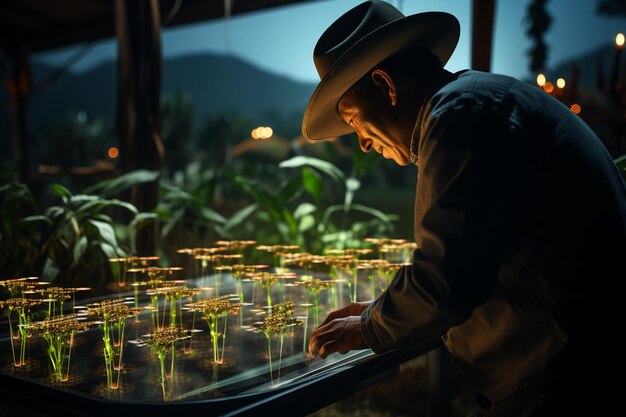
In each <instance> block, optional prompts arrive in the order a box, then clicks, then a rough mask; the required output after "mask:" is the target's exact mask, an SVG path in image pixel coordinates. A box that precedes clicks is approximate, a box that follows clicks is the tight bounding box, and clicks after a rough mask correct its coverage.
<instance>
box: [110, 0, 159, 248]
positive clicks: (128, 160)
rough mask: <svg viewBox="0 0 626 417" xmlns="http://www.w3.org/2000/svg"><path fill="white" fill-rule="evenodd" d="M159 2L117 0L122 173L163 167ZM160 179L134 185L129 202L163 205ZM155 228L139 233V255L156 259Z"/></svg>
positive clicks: (143, 208)
mask: <svg viewBox="0 0 626 417" xmlns="http://www.w3.org/2000/svg"><path fill="white" fill-rule="evenodd" d="M160 21H161V18H160V12H159V3H158V0H133V1H126V0H115V31H116V34H117V39H118V51H119V52H118V54H119V55H118V101H117V103H118V104H117V105H118V108H117V128H118V133H119V138H120V151H121V152H120V156H121V161H122V169H123V171H124V172H130V171H134V170H137V169H147V170H153V171H160V170H161V166H162V163H163V144H162V143H161V136H160V126H159V112H160V96H161V78H162V65H163V64H162V57H161V34H160V29H161V26H160V25H161V24H160ZM158 195H159V184H158V180H157V181H155V182H152V183H147V184H142V185H140V186H137V187H135V188H134V189H133V190H132V192H131V194H130V201H131V203H133V204H134V205H135V206H136V207H137V208H138V209H139V210H140V211H148V210H153V209H154V208H155V207H156V205H157V202H158ZM156 239H157V228H156V225H154V226H151V227H147V228H145V229H142V230H140V231H139V233H138V235H137V254H138V255H154V253H155V249H156Z"/></svg>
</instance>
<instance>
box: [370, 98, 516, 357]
mask: <svg viewBox="0 0 626 417" xmlns="http://www.w3.org/2000/svg"><path fill="white" fill-rule="evenodd" d="M490 114H491V115H490ZM496 119H497V117H494V116H493V112H492V111H484V110H483V109H480V107H479V106H473V107H470V106H460V107H459V108H457V109H455V108H448V109H445V111H441V112H439V113H438V114H434V113H431V115H430V116H429V117H428V119H427V120H426V121H424V122H423V123H422V124H421V130H420V132H421V133H420V142H419V147H418V150H419V167H418V183H417V189H416V200H415V218H414V222H415V239H416V242H417V245H418V249H416V250H415V251H414V253H413V260H412V265H411V266H407V267H404V268H402V269H401V270H400V271H398V273H397V274H396V276H395V277H394V279H393V280H392V281H391V283H390V284H389V287H388V288H387V289H386V291H385V292H384V293H383V294H382V295H381V296H380V297H379V298H378V299H376V300H374V302H373V303H372V304H371V305H370V306H369V307H368V308H367V309H366V310H365V311H364V312H363V314H362V316H361V329H362V332H363V336H364V338H365V340H366V342H367V343H368V345H369V346H370V347H371V348H372V350H374V352H376V353H380V352H384V351H387V350H390V349H393V348H397V347H399V346H401V345H404V344H409V343H413V344H415V343H419V341H420V340H424V341H427V342H432V340H434V339H437V338H439V337H440V336H441V335H442V334H443V333H444V332H445V331H446V330H447V329H448V328H450V327H452V326H454V325H457V324H460V323H461V322H463V321H465V320H466V319H467V318H468V317H469V316H470V315H471V313H472V310H473V309H474V308H475V307H476V306H478V305H480V304H482V303H484V302H485V301H486V300H487V299H488V298H489V296H490V295H491V293H492V292H493V289H494V286H495V284H496V281H497V272H498V268H499V264H500V262H501V257H502V252H503V250H504V247H505V246H506V243H505V237H506V236H508V232H507V228H508V225H509V224H510V223H509V222H508V220H507V217H508V212H509V208H510V198H509V191H507V190H508V189H510V188H511V186H512V184H509V185H507V177H508V176H509V175H508V171H510V168H507V166H506V162H505V161H506V157H505V152H506V150H505V149H504V148H505V147H506V145H504V143H506V140H503V139H510V138H508V137H506V135H504V136H505V137H503V133H504V130H502V129H504V126H503V125H502V124H501V123H499V122H498V121H497V120H496ZM416 131H417V130H416Z"/></svg>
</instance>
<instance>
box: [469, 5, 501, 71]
mask: <svg viewBox="0 0 626 417" xmlns="http://www.w3.org/2000/svg"><path fill="white" fill-rule="evenodd" d="M495 3H496V0H473V2H472V69H474V70H478V71H486V72H489V71H490V70H491V48H492V44H493V17H494V14H495V7H496V5H495Z"/></svg>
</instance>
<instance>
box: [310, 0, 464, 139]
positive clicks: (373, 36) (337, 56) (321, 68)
mask: <svg viewBox="0 0 626 417" xmlns="http://www.w3.org/2000/svg"><path fill="white" fill-rule="evenodd" d="M459 34H460V26H459V22H458V20H457V19H456V18H455V17H454V16H452V15H451V14H448V13H444V12H425V13H418V14H414V15H410V16H405V15H403V14H402V12H400V11H399V10H398V9H396V8H395V7H393V6H392V5H391V4H389V3H386V2H384V1H379V0H370V1H366V2H365V3H361V4H360V5H358V6H356V7H354V8H353V9H351V10H350V11H348V12H347V13H345V14H344V15H343V16H341V17H340V18H339V19H337V20H336V21H335V22H334V23H333V24H332V25H331V26H330V27H329V28H328V29H326V31H325V32H324V33H323V34H322V36H321V37H320V39H319V40H318V41H317V45H316V46H315V50H314V52H313V61H314V63H315V67H316V68H317V72H318V74H319V76H320V79H321V81H320V83H319V84H318V86H317V88H316V89H315V91H314V92H313V95H312V96H311V99H310V100H309V104H308V105H307V108H306V110H305V112H304V118H303V120H302V135H303V136H304V137H305V138H307V139H309V140H320V139H328V138H331V137H335V136H340V135H344V134H346V133H350V132H352V131H353V129H352V128H351V127H350V126H348V125H347V124H346V123H344V121H343V120H342V119H341V117H340V116H339V113H338V112H337V102H338V101H339V99H340V98H341V96H342V95H343V94H344V93H345V92H346V91H347V90H348V89H349V88H350V87H351V86H352V85H353V84H354V83H355V82H357V81H358V80H359V79H360V78H361V77H363V76H364V75H365V74H367V72H368V71H369V70H371V69H372V68H374V67H375V66H376V65H377V64H379V63H380V62H381V61H383V60H384V59H385V58H387V57H389V56H391V55H393V54H394V53H396V52H398V51H400V50H402V49H405V48H406V47H409V46H415V47H424V48H426V49H428V50H430V51H431V52H432V53H433V54H435V55H436V56H438V57H439V59H440V60H441V62H442V63H443V64H444V65H445V64H446V62H448V59H450V56H451V55H452V52H453V51H454V48H455V47H456V44H457V42H458V40H459Z"/></svg>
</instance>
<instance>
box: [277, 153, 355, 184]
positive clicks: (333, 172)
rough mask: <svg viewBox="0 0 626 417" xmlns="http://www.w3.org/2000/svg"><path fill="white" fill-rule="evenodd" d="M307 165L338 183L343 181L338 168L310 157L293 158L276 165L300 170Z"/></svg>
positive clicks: (342, 175) (341, 173)
mask: <svg viewBox="0 0 626 417" xmlns="http://www.w3.org/2000/svg"><path fill="white" fill-rule="evenodd" d="M307 165H308V166H311V167H313V168H315V169H317V170H319V171H321V172H323V173H325V174H326V175H328V176H330V177H332V178H333V179H334V180H336V181H338V182H343V181H344V178H345V175H344V174H343V172H342V171H341V170H340V169H339V168H337V167H336V166H335V165H333V164H331V163H330V162H328V161H324V160H322V159H318V158H313V157H311V156H302V155H299V156H294V157H293V158H290V159H287V160H286V161H283V162H281V163H280V164H278V166H279V168H301V167H304V166H307Z"/></svg>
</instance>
